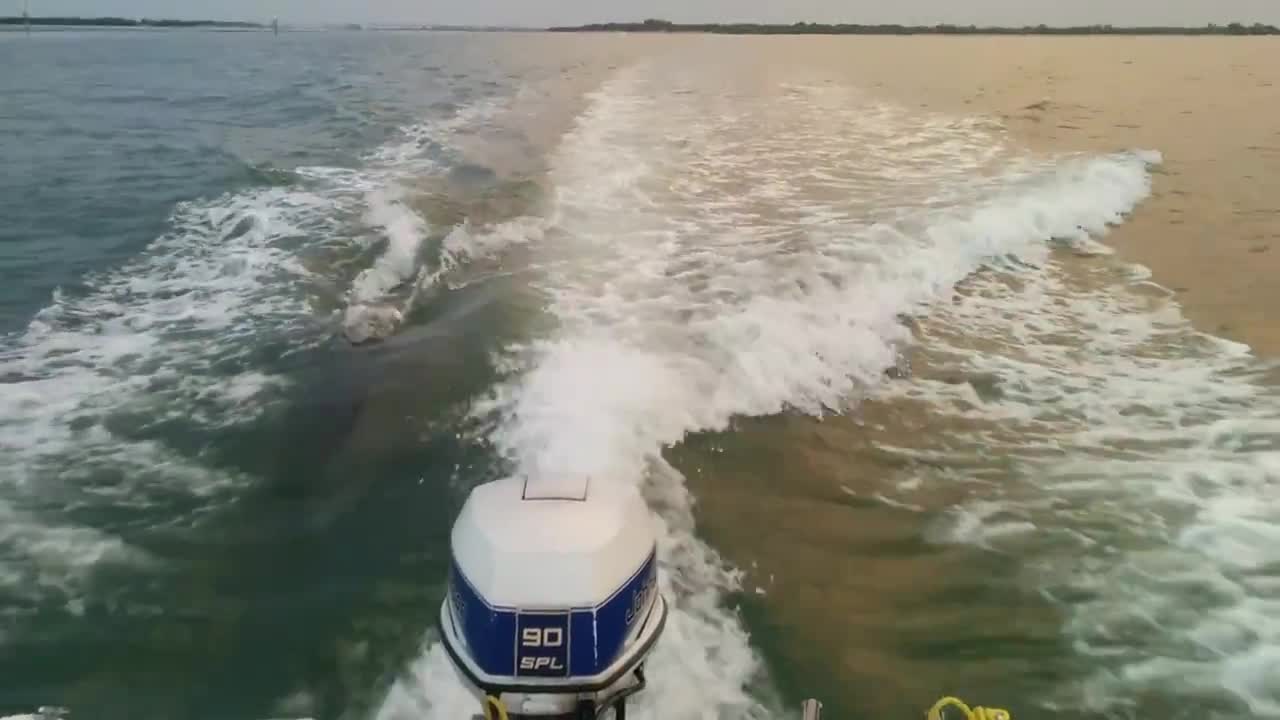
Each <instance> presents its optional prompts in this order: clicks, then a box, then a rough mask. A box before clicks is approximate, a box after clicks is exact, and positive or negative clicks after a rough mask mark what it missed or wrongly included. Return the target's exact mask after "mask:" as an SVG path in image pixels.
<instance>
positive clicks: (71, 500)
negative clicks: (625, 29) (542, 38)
mask: <svg viewBox="0 0 1280 720" xmlns="http://www.w3.org/2000/svg"><path fill="white" fill-rule="evenodd" d="M488 107H489V105H487V104H482V106H478V107H477V108H475V109H463V110H462V111H460V112H459V113H457V114H456V115H455V116H453V117H451V118H446V119H444V120H442V121H441V122H440V123H439V127H440V128H442V129H441V130H440V131H439V132H438V133H436V134H435V136H434V137H435V139H436V140H438V141H445V140H447V137H448V133H449V132H452V131H454V130H456V129H458V128H461V127H463V126H464V125H465V124H466V123H467V122H470V121H471V120H474V118H475V117H477V113H483V112H487V111H488V110H487V109H486V108H488ZM432 126H433V124H432V123H430V122H425V123H423V124H422V125H420V126H415V127H413V128H410V129H409V130H408V131H407V132H406V139H404V140H403V141H397V142H395V143H392V144H390V145H388V146H386V147H383V148H380V149H378V150H376V151H375V152H373V153H371V154H370V156H369V157H368V158H367V162H366V164H365V165H364V166H363V167H361V168H356V169H350V168H329V167H304V168H299V169H298V170H297V175H298V176H299V177H300V178H301V179H302V182H301V183H299V184H298V185H296V186H291V187H272V188H259V189H251V190H246V191H242V192H236V193H229V194H226V195H223V196H220V197H216V198H212V199H207V200H200V201H193V202H184V203H181V204H179V205H178V206H177V207H176V208H175V209H174V212H173V214H172V217H171V218H170V229H169V230H168V231H167V232H166V233H165V234H164V235H163V236H161V237H159V238H158V239H156V240H155V241H154V242H152V243H151V245H150V246H148V247H147V248H146V249H145V250H144V251H143V252H142V253H140V254H139V255H138V256H136V257H135V258H133V259H132V260H130V261H128V262H126V263H125V264H124V265H122V266H120V267H118V268H114V269H111V270H106V271H100V272H94V273H91V274H89V275H88V276H87V277H86V278H84V281H83V283H82V286H83V287H80V288H77V289H74V290H72V289H68V290H61V289H60V290H58V291H57V292H55V293H54V295H53V298H52V302H51V304H50V305H49V306H48V307H46V308H44V309H43V310H41V311H40V312H39V313H38V314H37V315H36V316H35V317H34V318H33V319H32V321H31V322H30V323H29V325H28V327H27V328H26V329H25V330H23V331H20V332H17V333H13V334H11V335H9V336H6V337H4V338H3V339H2V342H3V345H0V507H2V508H8V509H9V511H11V512H12V513H15V514H16V515H15V517H21V518H23V521H22V523H21V524H20V525H14V526H12V527H11V528H10V531H9V532H8V533H4V532H0V557H3V558H5V560H4V564H3V565H0V583H3V582H4V579H3V578H5V577H7V578H9V579H10V580H12V581H13V582H14V583H16V584H25V585H27V587H26V589H25V590H23V592H30V593H37V594H38V593H41V592H59V593H63V594H73V592H74V586H75V585H77V584H79V583H80V582H81V581H82V580H83V579H84V577H85V576H86V575H87V571H88V569H89V568H91V567H92V566H93V565H94V564H95V563H97V562H113V561H117V560H122V559H123V558H125V557H126V556H130V553H129V552H128V551H127V549H125V548H124V547H123V546H122V545H121V543H120V542H119V541H118V540H117V539H115V538H113V537H111V535H110V532H108V531H105V530H102V531H100V530H91V529H89V528H82V527H76V526H74V525H71V524H69V523H67V522H65V521H64V520H62V519H60V518H59V517H57V516H56V513H50V512H47V511H41V512H39V513H37V512H35V510H34V508H35V507H37V506H38V507H42V508H48V507H50V506H51V504H52V505H55V506H56V505H71V506H75V505H76V504H77V503H85V504H90V505H91V504H93V503H104V502H109V503H111V505H112V506H113V507H114V508H116V509H118V510H136V509H139V508H143V507H146V506H148V505H149V504H151V503H153V502H156V501H159V500H162V499H165V498H169V497H172V496H176V495H186V496H189V497H194V498H197V499H199V500H200V501H201V502H200V503H197V505H199V506H198V507H197V506H191V507H190V509H189V510H187V512H189V513H192V515H190V516H184V517H170V518H168V521H169V522H172V523H174V524H186V523H190V522H192V521H193V520H194V519H195V517H197V516H198V515H199V514H200V513H202V512H204V511H205V510H207V509H208V507H211V506H213V505H215V504H217V503H218V502H220V501H221V500H223V499H225V498H226V497H228V496H229V494H230V493H232V492H234V491H235V490H236V489H237V488H240V487H242V486H243V485H244V484H245V483H247V482H250V481H251V479H250V478H247V477H243V476H241V475H239V474H236V473H232V472H224V471H217V470H212V469H210V468H208V467H206V466H205V465H204V464H203V463H202V462H201V461H200V460H199V459H198V458H194V457H190V456H188V455H186V454H184V453H181V452H178V451H175V450H173V449H171V448H168V447H166V446H164V445H163V444H161V443H158V442H154V441H151V440H145V439H140V438H141V437H145V436H147V435H149V434H153V433H150V432H148V431H147V428H150V427H153V426H156V425H160V424H163V423H170V422H172V423H179V424H181V425H183V426H184V427H189V428H192V429H194V430H195V431H198V432H214V431H217V430H219V429H221V428H226V427H229V426H232V425H236V424H239V423H243V422H246V421H248V420H251V419H253V418H255V417H257V416H258V415H259V414H260V413H261V412H262V411H263V410H264V409H265V408H267V407H269V406H270V404H271V402H272V401H273V400H274V399H275V398H276V397H278V396H279V392H280V390H281V389H283V388H284V387H286V386H287V380H286V379H285V378H284V377H282V376H279V375H276V374H274V373H273V372H272V371H271V370H270V369H269V368H264V367H261V366H260V364H259V361H258V360H257V358H256V356H255V353H256V352H259V351H260V348H261V346H262V344H263V343H264V342H284V343H287V345H288V347H289V352H297V351H301V350H305V349H307V348H309V347H313V346H315V345H316V344H318V343H321V342H324V341H326V340H327V339H328V337H330V336H331V333H332V331H333V329H332V326H331V320H330V319H329V318H327V317H324V316H322V315H319V314H318V313H317V312H316V309H315V308H313V306H312V304H311V300H312V299H313V298H315V297H321V298H324V296H325V295H326V294H332V291H330V290H328V287H329V286H330V285H331V283H332V279H333V278H331V277H328V276H329V275H332V274H335V273H337V272H340V269H338V268H335V267H332V266H328V265H326V264H325V262H323V260H324V258H325V257H326V255H338V256H341V255H348V256H349V255H351V254H352V253H353V252H355V251H356V250H357V248H355V247H353V246H354V245H355V242H356V241H355V240H354V239H353V238H354V237H358V234H357V233H353V232H352V230H353V227H352V225H353V224H354V221H355V220H357V219H358V218H359V217H360V216H361V214H362V213H363V214H364V216H365V219H366V221H367V222H368V223H369V224H371V225H373V226H375V227H376V228H377V230H378V231H379V233H380V234H381V235H383V237H385V238H386V240H387V242H386V248H385V251H383V252H382V253H381V254H380V255H379V256H378V257H377V258H376V259H375V260H374V262H373V264H372V265H371V266H370V267H368V268H367V269H365V270H364V271H363V272H361V273H359V274H358V275H356V277H355V278H354V281H353V284H352V287H351V289H350V293H349V295H350V297H351V299H352V305H351V307H350V309H349V311H348V313H347V316H348V319H349V320H350V321H351V322H352V324H356V323H359V324H361V325H362V326H363V327H365V328H367V329H369V334H370V335H372V334H374V333H380V334H389V333H390V332H393V331H394V329H395V328H396V327H398V325H399V323H400V322H401V321H402V318H403V309H404V306H402V305H399V304H392V305H391V306H387V305H384V304H383V300H385V299H386V298H387V296H388V294H390V293H391V292H392V291H393V290H395V289H396V288H397V287H402V286H412V285H413V283H414V282H415V281H416V280H417V278H418V277H419V274H420V272H421V268H420V265H421V263H419V262H418V261H417V257H418V255H419V250H420V246H421V243H422V240H423V238H424V237H425V235H426V227H425V223H423V222H422V221H421V219H419V218H418V216H417V215H416V214H414V213H413V212H412V210H411V209H410V208H408V207H407V205H406V204H405V202H404V201H403V199H402V195H401V194H400V191H399V187H400V186H399V181H400V180H401V179H403V178H404V177H406V176H407V174H409V173H413V172H426V171H429V170H431V169H436V168H437V167H438V166H437V165H436V161H435V160H434V159H432V158H431V157H429V156H428V155H429V154H428V153H425V152H424V150H423V147H422V145H423V143H424V142H425V138H426V137H427V136H428V135H431V134H432V130H431V128H432ZM317 258H319V260H317ZM313 270H315V272H313ZM411 298H412V295H411V294H410V300H411ZM328 299H329V300H330V301H332V299H334V298H328ZM401 299H403V298H401ZM397 302H398V301H397ZM353 318H354V319H353ZM53 498H58V499H59V502H58V503H51V502H50V501H51V499H53ZM187 505H190V504H184V506H187ZM157 522H159V521H157ZM59 573H61V574H62V575H63V576H65V577H64V580H65V582H64V581H63V580H59V579H58V577H57V576H58V574H59ZM5 587H6V589H9V587H10V585H9V584H8V583H6V584H5Z"/></svg>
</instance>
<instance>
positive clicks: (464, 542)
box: [440, 478, 666, 717]
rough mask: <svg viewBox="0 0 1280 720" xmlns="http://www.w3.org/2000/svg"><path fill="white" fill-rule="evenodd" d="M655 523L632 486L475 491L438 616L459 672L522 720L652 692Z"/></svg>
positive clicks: (510, 486) (569, 713) (458, 531)
mask: <svg viewBox="0 0 1280 720" xmlns="http://www.w3.org/2000/svg"><path fill="white" fill-rule="evenodd" d="M652 523H653V520H652V518H651V516H650V515H649V511H648V508H647V506H646V505H645V503H644V500H643V499H642V498H641V497H640V495H639V492H638V491H637V490H636V489H635V488H634V487H632V486H630V485H624V484H618V483H605V482H595V483H593V482H590V481H589V480H582V481H580V482H579V481H566V482H559V483H544V482H525V481H522V480H519V479H515V478H509V479H506V480H499V481H497V482H492V483H487V484H484V485H481V486H479V487H477V488H475V490H473V491H472V493H471V495H470V497H468V498H467V502H466V504H465V505H464V506H463V508H462V512H461V514H460V515H459V516H458V519H457V522H456V523H455V524H454V528H453V537H452V554H453V557H452V563H451V568H450V575H449V594H448V597H447V598H446V600H445V602H444V604H443V606H442V607H441V610H440V622H441V629H442V635H443V638H444V644H445V647H446V648H447V649H448V651H449V655H450V657H451V658H452V659H453V662H454V665H455V666H456V667H457V668H458V670H459V671H461V673H462V674H463V675H464V676H465V677H466V679H467V680H468V681H469V682H470V683H471V685H472V686H474V687H475V688H476V689H477V690H479V691H480V692H481V693H483V694H485V695H488V696H492V697H495V698H500V699H501V700H502V701H503V703H504V705H505V707H506V708H507V709H508V710H509V712H510V713H511V715H512V716H513V717H519V716H544V717H545V716H552V717H554V716H560V717H582V716H584V715H586V716H594V714H595V712H596V709H597V708H598V709H599V710H600V711H603V709H604V708H606V707H609V706H610V705H614V704H615V703H617V702H618V701H619V700H621V699H623V698H625V697H626V696H627V695H630V694H631V693H633V692H635V691H637V690H638V689H640V688H641V687H643V682H644V681H643V677H644V676H643V672H642V663H643V660H644V657H645V655H646V654H647V653H648V652H649V650H651V649H652V647H653V644H654V642H655V641H656V640H657V638H658V636H659V634H660V632H661V630H662V626H663V623H664V622H665V620H666V604H665V602H664V601H663V599H662V597H661V596H660V594H659V593H658V591H657V558H656V544H655V539H654V534H653V525H652ZM621 714H622V713H621V712H619V713H618V715H619V716H621Z"/></svg>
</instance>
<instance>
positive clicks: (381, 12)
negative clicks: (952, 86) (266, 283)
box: [0, 0, 1280, 25]
mask: <svg viewBox="0 0 1280 720" xmlns="http://www.w3.org/2000/svg"><path fill="white" fill-rule="evenodd" d="M29 1H30V3H31V12H32V14H33V15H123V16H126V17H137V16H146V17H154V18H159V17H166V18H214V19H244V20H260V19H264V18H265V19H269V18H271V17H272V16H279V17H280V18H281V19H282V20H289V21H295V22H296V21H304V22H338V21H364V22H378V21H387V22H391V21H406V22H431V23H475V24H512V25H550V24H568V23H584V22H592V21H600V20H640V19H644V18H648V17H658V18H665V19H669V20H675V21H713V20H744V21H759V22H788V23H789V22H795V21H798V20H806V21H811V22H861V23H878V22H902V23H919V24H934V23H940V22H949V23H956V24H964V25H968V24H970V23H975V24H979V25H981V24H1008V25H1034V24H1039V23H1046V24H1049V25H1062V24H1091V23H1113V24H1117V25H1119V24H1170V25H1184V24H1191V25H1202V24H1206V23H1210V22H1217V23H1227V22H1231V21H1236V20H1238V21H1241V22H1247V23H1252V22H1267V23H1273V24H1280V0H891V1H886V0H781V1H780V0H213V1H212V2H210V1H209V0H205V1H204V2H198V1H197V0H29ZM22 2H23V0H0V14H8V13H9V12H10V11H12V12H13V13H14V14H17V13H20V12H21V10H22Z"/></svg>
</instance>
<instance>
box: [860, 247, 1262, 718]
mask: <svg viewBox="0 0 1280 720" xmlns="http://www.w3.org/2000/svg"><path fill="white" fill-rule="evenodd" d="M1145 277H1146V276H1145V275H1144V274H1142V273H1134V272H1132V270H1131V269H1129V268H1125V267H1123V266H1117V265H1114V264H1110V263H1102V264H1087V265H1079V264H1071V263H1066V262H1058V261H1056V260H1054V261H1050V262H1048V263H1045V264H1043V265H1042V266H1041V267H1038V268H1021V269H1018V270H1017V271H1014V272H1008V273H1003V272H992V273H987V274H984V275H982V276H979V277H975V278H973V279H971V280H970V281H969V282H967V283H966V293H965V295H964V296H963V297H960V298H957V300H956V302H954V303H950V304H946V305H940V306H937V307H935V308H934V310H933V313H932V315H931V316H930V317H929V318H928V319H926V320H925V321H924V322H923V324H922V327H923V332H924V336H925V337H924V339H923V347H924V348H925V350H924V354H925V356H926V360H925V362H923V363H918V365H920V367H922V368H927V369H928V371H926V372H925V373H924V376H923V377H916V378H913V379H912V380H910V381H904V382H900V383H895V384H893V385H891V386H888V387H886V388H885V389H884V390H883V392H882V395H883V396H884V399H886V400H895V399H896V400H897V401H910V402H916V403H921V404H922V405H924V406H925V407H927V408H928V412H929V413H930V414H932V415H934V416H947V417H950V418H952V419H955V418H961V419H963V422H954V421H949V422H938V423H935V424H934V425H936V427H937V428H939V429H938V430H937V432H936V433H935V434H934V435H932V436H929V437H928V438H924V439H920V438H917V439H915V441H913V444H914V445H923V446H924V447H911V448H898V449H893V448H882V449H886V450H887V451H889V452H899V453H902V454H904V455H918V454H920V453H922V452H928V453H931V457H932V461H933V462H934V463H939V464H942V465H945V464H947V463H948V462H951V461H953V460H958V459H960V455H959V453H961V452H964V451H963V450H956V449H957V448H968V447H977V448H981V450H982V452H981V454H967V455H964V460H965V461H966V462H968V463H969V466H970V467H974V468H978V469H982V468H985V467H986V466H985V465H984V464H983V463H984V461H983V460H982V458H984V457H986V458H999V463H1000V464H1001V466H1002V467H1004V468H1006V469H1005V470H1003V471H1002V473H1001V478H1002V479H1001V482H999V483H995V484H990V483H988V484H984V485H981V486H978V485H976V484H975V485H974V486H973V487H972V490H971V492H970V493H969V494H970V495H971V497H972V499H971V500H969V501H967V502H966V503H964V504H963V505H962V506H961V507H959V508H957V509H956V510H955V512H954V513H953V515H952V518H951V520H950V521H949V522H948V523H947V524H946V525H945V526H944V527H942V528H941V529H940V530H941V532H940V533H939V534H938V535H936V537H939V538H943V539H947V540H950V541H957V542H967V543H975V544H979V545H983V546H988V547H994V548H997V549H1001V550H1005V551H1008V552H1010V553H1013V554H1016V555H1018V556H1019V557H1022V558H1024V561H1025V564H1026V566H1027V568H1028V571H1027V579H1026V580H1027V582H1028V583H1031V584H1034V585H1036V586H1039V587H1041V588H1042V589H1043V591H1044V592H1045V595H1046V597H1048V598H1050V599H1051V600H1053V601H1054V602H1059V603H1061V604H1062V606H1063V609H1064V612H1065V613H1066V614H1067V617H1068V618H1069V620H1068V622H1067V624H1066V627H1065V630H1066V633H1067V635H1068V636H1069V637H1070V638H1071V639H1072V641H1073V644H1074V646H1075V647H1076V648H1077V650H1078V651H1079V652H1080V653H1082V654H1083V655H1085V656H1086V657H1088V658H1090V663H1091V665H1092V667H1093V671H1092V673H1091V674H1090V675H1089V676H1088V677H1087V678H1085V679H1084V680H1083V681H1082V682H1081V683H1079V684H1071V685H1069V686H1066V687H1063V688H1061V689H1060V690H1061V692H1060V696H1059V697H1055V698H1052V700H1053V702H1054V703H1055V704H1058V705H1071V706H1076V707H1081V706H1082V707H1083V708H1084V709H1085V710H1087V711H1091V712H1097V713H1106V712H1131V711H1134V710H1132V709H1133V708H1138V709H1137V710H1136V712H1144V711H1147V712H1149V711H1151V708H1154V707H1155V706H1154V705H1153V706H1150V707H1147V706H1145V705H1142V704H1141V703H1142V702H1144V701H1150V699H1151V698H1153V697H1157V698H1163V699H1164V700H1163V701H1164V702H1181V703H1183V704H1186V705H1189V706H1194V705H1207V704H1212V706H1213V707H1215V708H1222V710H1221V713H1222V715H1221V716H1222V717H1259V718H1267V717H1280V714H1278V712H1280V704H1278V703H1280V687H1277V685H1276V684H1275V683H1274V682H1272V680H1274V678H1275V677H1276V675H1275V670H1276V666H1275V659H1276V652H1277V649H1278V648H1280V622H1277V620H1276V618H1277V617H1280V615H1277V612H1278V611H1280V605H1277V603H1278V602H1280V583H1277V582H1276V568H1277V567H1280V551H1278V550H1277V547H1280V534H1278V532H1277V528H1278V527H1280V513H1278V512H1277V506H1276V503H1275V499H1276V497H1277V495H1276V488H1277V487H1280V393H1278V392H1277V390H1276V389H1275V388H1274V387H1271V386H1268V385H1264V384H1262V383H1261V382H1260V378H1261V374H1262V371H1263V370H1264V369H1265V368H1264V367H1262V366H1260V365H1258V364H1257V363H1255V361H1254V359H1253V358H1252V356H1251V354H1250V353H1249V352H1248V349H1247V347H1242V346H1240V345H1239V344H1237V343H1227V342H1223V341H1221V340H1220V339H1217V338H1212V337H1209V336H1206V335H1203V334H1200V333H1197V332H1195V331H1194V330H1193V329H1192V328H1191V326H1190V325H1189V323H1187V321H1186V320H1185V319H1184V318H1183V317H1182V316H1181V314H1180V312H1179V311H1178V308H1177V305H1176V304H1175V303H1174V301H1173V300H1172V299H1171V298H1170V296H1169V295H1168V294H1165V293H1158V294H1152V293H1150V292H1148V291H1147V290H1146V288H1145V287H1144V286H1143V285H1142V283H1143V282H1145ZM974 338H980V342H975V341H974V340H973V339H974ZM929 371H932V372H941V373H942V374H943V375H944V376H948V377H955V376H961V377H964V376H966V375H967V376H970V377H990V378H994V386H995V388H994V392H991V393H987V394H985V395H984V396H982V397H981V398H975V396H974V395H973V394H972V392H971V388H970V386H969V385H968V384H956V383H953V382H942V381H938V380H932V379H930V372H929ZM931 447H937V448H947V449H946V450H929V449H928V448H931ZM924 472H925V473H926V475H927V478H926V480H925V482H926V483H929V484H933V485H943V484H946V485H953V484H955V483H958V482H964V481H965V480H964V478H963V476H957V475H954V474H953V475H949V476H947V477H943V476H942V475H941V474H939V473H931V472H929V471H927V470H925V471H924ZM974 474H975V475H977V474H978V473H977V471H976V470H975V472H974ZM922 492H923V493H928V492H929V488H928V487H927V486H926V487H924V488H917V489H916V490H914V491H913V496H915V497H919V496H920V495H919V493H922ZM995 515H999V516H1001V517H1005V518H1019V519H1021V521H1022V522H1024V523H1025V524H1026V527H1025V532H1023V533H1020V534H1014V535H1006V534H1002V532H1001V530H1002V528H1003V523H1001V522H985V521H984V520H983V519H984V518H986V517H991V516H995ZM1014 522H1016V520H1015V521H1014ZM1126 708H1128V709H1126Z"/></svg>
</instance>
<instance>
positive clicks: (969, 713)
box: [925, 697, 1013, 720]
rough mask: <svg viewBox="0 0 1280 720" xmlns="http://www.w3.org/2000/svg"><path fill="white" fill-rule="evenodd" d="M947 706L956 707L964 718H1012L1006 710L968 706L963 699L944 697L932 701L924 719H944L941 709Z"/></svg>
mask: <svg viewBox="0 0 1280 720" xmlns="http://www.w3.org/2000/svg"><path fill="white" fill-rule="evenodd" d="M949 707H954V708H957V709H959V710H960V712H962V713H964V717H965V720H1013V716H1012V715H1010V714H1009V711H1008V710H1001V709H1000V708H984V707H975V708H970V707H969V706H968V705H965V704H964V701H963V700H960V699H959V698H953V697H944V698H942V699H941V700H939V701H938V702H936V703H934V704H933V707H931V708H929V712H928V714H926V715H925V720H945V719H944V718H943V717H942V711H943V710H945V709H947V708H949Z"/></svg>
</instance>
